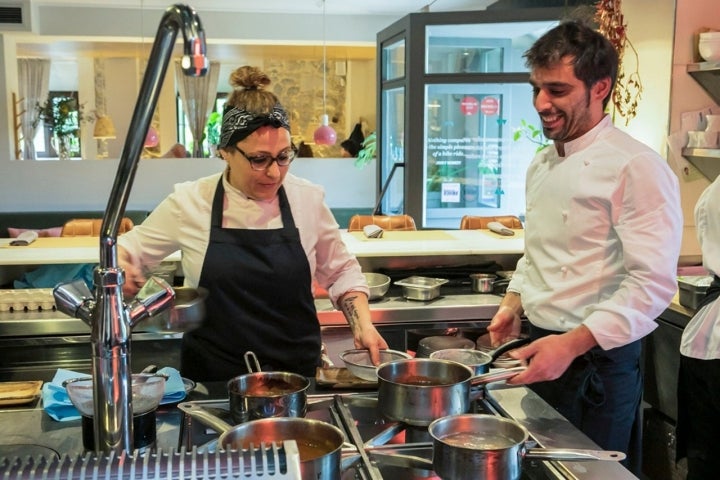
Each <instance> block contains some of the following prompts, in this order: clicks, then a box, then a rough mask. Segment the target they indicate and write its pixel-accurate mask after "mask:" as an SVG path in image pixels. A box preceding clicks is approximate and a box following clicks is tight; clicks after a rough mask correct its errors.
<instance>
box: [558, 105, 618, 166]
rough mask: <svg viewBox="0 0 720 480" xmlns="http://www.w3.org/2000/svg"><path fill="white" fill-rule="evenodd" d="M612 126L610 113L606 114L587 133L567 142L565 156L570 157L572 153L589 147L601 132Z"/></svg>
mask: <svg viewBox="0 0 720 480" xmlns="http://www.w3.org/2000/svg"><path fill="white" fill-rule="evenodd" d="M610 126H612V120H611V119H610V115H605V116H604V117H603V118H602V120H600V121H599V122H598V123H597V125H595V126H594V127H593V128H591V129H590V130H589V131H588V132H587V133H585V135H583V136H581V137H578V138H576V139H575V140H571V141H569V142H567V143H565V145H564V146H565V157H569V156H570V155H572V154H574V153H577V152H579V151H581V150H584V149H585V148H587V147H589V146H590V145H591V144H592V143H593V142H594V141H595V139H596V138H597V137H598V135H600V132H602V131H603V130H605V129H606V128H608V127H610Z"/></svg>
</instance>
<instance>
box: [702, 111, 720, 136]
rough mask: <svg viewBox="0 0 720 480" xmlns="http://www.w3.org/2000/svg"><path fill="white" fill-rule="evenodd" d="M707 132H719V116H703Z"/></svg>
mask: <svg viewBox="0 0 720 480" xmlns="http://www.w3.org/2000/svg"><path fill="white" fill-rule="evenodd" d="M705 122H706V124H707V127H706V128H705V131H707V132H720V115H705Z"/></svg>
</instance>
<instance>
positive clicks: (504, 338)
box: [488, 292, 522, 347]
mask: <svg viewBox="0 0 720 480" xmlns="http://www.w3.org/2000/svg"><path fill="white" fill-rule="evenodd" d="M521 314H522V305H521V303H520V295H518V294H516V293H512V292H508V293H507V294H506V295H505V297H503V300H502V302H501V303H500V307H499V308H498V311H497V312H496V313H495V315H494V316H493V318H492V320H491V321H490V325H489V326H488V332H489V333H490V344H491V345H492V346H493V347H497V346H500V345H502V344H504V343H507V342H508V341H510V340H513V339H515V338H518V337H519V336H520V322H521V320H520V315H521Z"/></svg>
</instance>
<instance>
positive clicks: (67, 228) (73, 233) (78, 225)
mask: <svg viewBox="0 0 720 480" xmlns="http://www.w3.org/2000/svg"><path fill="white" fill-rule="evenodd" d="M102 221H103V219H102V218H73V219H72V220H68V221H67V222H66V223H65V225H63V228H62V232H60V236H61V237H99V236H100V230H101V228H102ZM134 226H135V224H134V223H133V221H132V220H130V219H129V218H128V217H123V218H122V220H120V226H119V227H118V235H120V234H123V233H125V232H127V231H128V230H130V229H132V228H133V227H134Z"/></svg>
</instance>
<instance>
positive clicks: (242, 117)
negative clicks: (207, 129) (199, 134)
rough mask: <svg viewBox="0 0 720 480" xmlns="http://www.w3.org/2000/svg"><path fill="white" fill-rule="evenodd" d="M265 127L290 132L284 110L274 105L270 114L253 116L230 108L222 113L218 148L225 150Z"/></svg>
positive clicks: (242, 109)
mask: <svg viewBox="0 0 720 480" xmlns="http://www.w3.org/2000/svg"><path fill="white" fill-rule="evenodd" d="M266 125H269V126H272V127H275V128H280V127H282V128H285V129H287V131H290V123H289V122H288V117H287V113H286V112H285V109H284V108H283V107H282V105H280V103H276V104H275V106H274V107H273V109H272V112H270V113H267V114H266V113H263V114H255V113H251V112H248V111H247V110H245V109H244V108H237V107H234V106H231V107H229V108H226V109H225V111H224V112H223V118H222V127H221V128H220V143H219V144H218V147H219V148H226V147H228V146H229V145H234V144H236V143H237V142H239V141H241V140H243V139H244V138H245V137H247V136H248V135H250V134H251V133H253V132H254V131H255V130H257V129H258V128H260V127H264V126H266Z"/></svg>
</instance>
